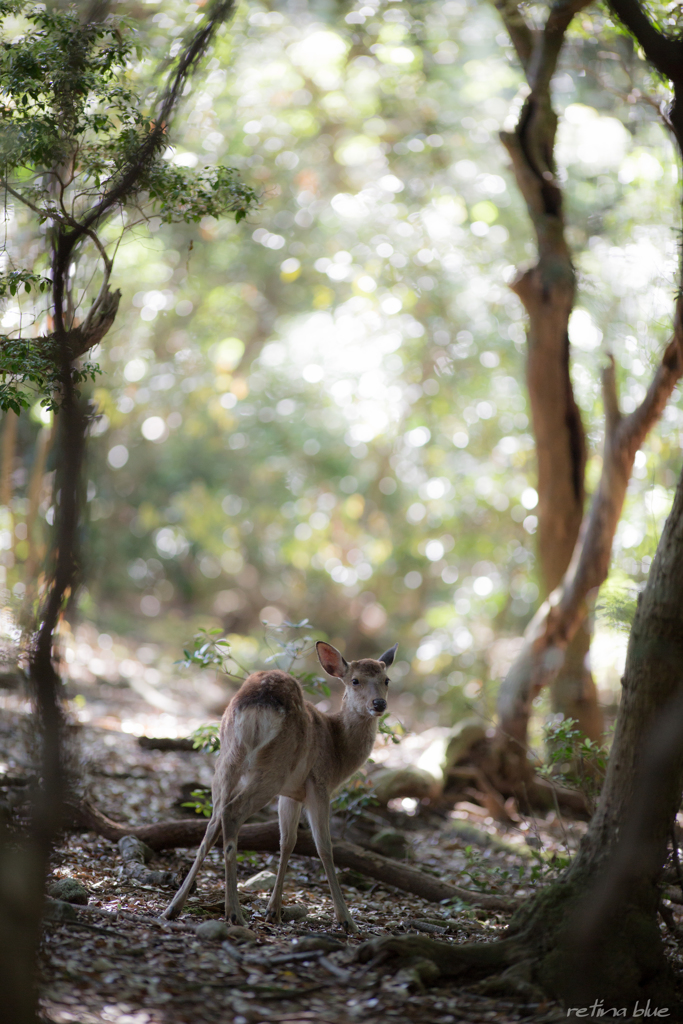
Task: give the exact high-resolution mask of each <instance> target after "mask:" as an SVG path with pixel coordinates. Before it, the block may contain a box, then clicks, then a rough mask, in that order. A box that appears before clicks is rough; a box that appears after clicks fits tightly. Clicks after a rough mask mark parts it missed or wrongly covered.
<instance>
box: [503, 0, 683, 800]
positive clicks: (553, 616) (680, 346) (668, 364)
mask: <svg viewBox="0 0 683 1024" xmlns="http://www.w3.org/2000/svg"><path fill="white" fill-rule="evenodd" d="M583 6H585V4H584V3H583V0H575V2H574V3H573V4H572V3H559V2H558V3H555V4H554V5H553V7H552V9H551V12H550V15H549V17H548V20H547V22H546V25H545V28H544V30H543V32H542V33H538V34H536V35H535V36H534V35H532V33H531V32H530V31H529V29H528V27H527V25H526V23H525V22H524V20H523V17H522V15H521V13H520V12H519V10H518V9H517V8H516V7H515V6H514V5H513V7H512V8H509V7H504V8H502V11H503V17H504V18H505V19H506V25H507V28H508V31H509V33H510V36H511V38H512V39H513V42H514V44H515V47H516V49H517V52H518V54H519V55H520V59H521V60H522V63H523V64H524V63H525V62H526V64H528V66H529V67H532V68H533V69H534V75H535V78H534V79H532V80H530V85H532V82H533V81H536V80H538V81H539V82H541V83H542V82H543V81H544V80H546V81H547V80H549V76H550V75H551V74H552V72H553V70H554V68H555V65H556V60H557V55H558V54H559V51H560V48H561V45H562V40H563V38H564V33H565V31H566V29H567V27H568V25H569V23H570V21H571V18H572V17H573V13H574V12H576V11H578V10H580V9H582V7H583ZM612 6H613V9H614V10H615V11H616V12H617V14H618V16H619V17H621V18H622V20H623V21H624V22H625V23H626V24H627V26H628V27H629V28H630V29H631V31H632V32H633V33H634V34H635V35H636V36H637V38H638V41H639V42H640V43H641V45H642V46H643V49H644V50H645V54H646V56H647V58H648V60H650V61H651V63H653V64H654V65H655V67H656V68H657V69H658V70H659V71H660V72H661V73H662V74H665V75H668V77H669V78H670V79H671V81H672V83H673V85H674V97H675V98H674V102H673V103H672V105H671V107H670V109H669V111H668V114H667V115H666V116H665V120H666V123H667V124H668V126H669V128H670V129H671V131H672V133H673V135H674V137H675V138H676V140H677V142H678V145H679V151H680V150H681V148H682V146H683V110H682V109H681V100H680V94H681V88H683V42H681V41H680V40H673V39H668V38H667V37H665V36H663V35H661V34H660V33H659V32H658V30H656V29H655V28H654V26H653V25H651V24H650V22H649V21H648V19H647V17H646V15H645V13H644V12H643V10H642V8H640V6H639V4H638V3H637V0H614V2H613V4H612ZM510 10H512V12H513V13H512V15H511V14H510ZM513 15H514V16H513ZM532 95H533V85H532ZM527 102H528V101H527ZM531 114H533V110H532V111H530V116H531ZM504 141H506V144H507V145H508V150H509V152H510V154H511V157H512V159H513V163H514V162H515V160H517V163H516V165H515V166H516V168H517V167H519V168H520V169H521V170H520V171H519V172H518V180H519V182H520V187H523V186H525V187H526V189H527V194H528V196H529V198H527V194H525V198H527V204H528V205H529V208H530V209H531V203H530V200H533V199H534V195H535V194H536V193H535V192H534V187H536V192H538V191H539V189H542V188H545V185H539V184H538V180H537V179H538V175H537V176H536V179H534V178H533V177H530V176H529V175H526V176H524V174H523V173H522V172H523V171H524V169H525V166H526V165H525V164H524V163H523V162H522V161H521V158H520V157H519V151H520V150H521V149H522V146H521V144H520V143H519V140H518V139H517V136H516V135H513V136H506V137H505V138H504ZM538 166H539V168H540V167H542V165H541V164H539V165H538ZM548 175H549V176H548ZM540 177H541V178H542V179H543V182H546V183H547V185H548V186H550V185H551V184H552V169H551V168H548V170H547V171H543V172H542V173H541V175H540ZM539 202H540V200H539V199H538V197H537V198H536V207H537V209H538V214H537V218H539V217H541V214H542V213H543V208H542V207H540V206H539ZM534 272H535V271H531V272H529V273H530V274H531V278H533V274H534ZM680 279H681V278H680V270H679V281H680ZM520 284H521V285H522V288H523V290H524V292H525V294H526V293H527V292H528V289H529V282H528V281H527V280H526V276H525V277H524V278H522V279H521V280H520V281H519V282H518V285H517V287H518V289H519V286H520ZM673 326H674V330H673V338H672V340H671V342H670V343H669V345H668V347H667V349H666V351H665V353H664V355H663V358H662V362H661V364H660V366H659V368H658V369H657V371H656V373H655V375H654V377H653V380H652V383H651V384H650V387H649V389H648V392H647V394H646V396H645V398H644V399H643V401H642V403H641V405H640V406H639V408H638V409H636V410H635V411H634V412H633V413H631V414H630V415H629V416H622V414H621V412H620V410H619V402H618V395H617V390H616V383H615V374H614V365H613V361H612V365H610V366H608V367H607V369H606V370H605V372H604V374H603V404H604V409H605V444H604V453H603V467H602V474H601V477H600V483H599V486H598V490H597V492H596V494H595V496H594V499H593V503H592V507H591V510H590V514H589V516H588V517H587V518H586V519H585V520H584V523H583V525H582V527H581V532H580V536H579V538H578V540H577V543H576V546H575V550H574V553H573V555H572V560H571V563H570V565H569V568H568V569H567V571H566V573H565V575H564V578H563V580H562V583H561V585H560V586H559V587H558V588H557V589H556V590H555V591H554V593H552V594H551V596H550V599H549V601H548V602H546V603H545V604H544V605H543V606H542V607H541V608H540V609H539V611H538V612H537V614H536V616H535V617H534V619H533V620H532V622H531V623H530V625H529V627H528V629H527V632H526V635H525V644H524V647H523V648H522V650H521V652H520V654H519V656H518V657H517V659H516V660H515V662H514V664H513V665H512V667H511V668H510V670H509V672H508V674H507V676H506V678H505V680H504V682H503V684H502V686H501V688H500V691H499V698H498V716H499V727H498V733H497V737H496V743H495V751H494V759H493V762H490V763H489V765H488V769H489V771H490V772H492V773H493V774H494V775H495V776H497V784H498V788H499V789H501V791H502V792H504V793H506V792H519V791H520V790H521V791H522V792H524V791H526V792H527V793H528V792H529V788H530V786H531V787H532V786H533V782H532V781H531V780H530V764H529V761H528V758H527V752H526V737H527V726H528V720H529V715H530V712H531V705H532V702H533V699H534V697H535V696H536V695H537V694H538V692H539V690H540V689H541V687H543V686H545V685H548V684H551V683H553V681H554V680H555V679H556V678H557V675H558V672H559V671H560V670H562V668H563V666H564V665H565V662H566V658H567V651H568V649H569V647H570V645H571V644H572V643H573V642H576V641H575V638H576V637H577V635H578V636H579V637H581V633H583V631H584V627H585V623H586V622H587V615H588V611H589V609H590V607H591V603H592V601H593V599H594V597H595V595H596V594H597V590H598V588H599V587H600V585H601V584H602V583H603V582H604V580H605V579H606V578H607V573H608V570H609V562H610V557H611V551H612V542H613V539H614V534H615V531H616V528H617V525H618V522H619V518H620V516H621V511H622V508H623V503H624V499H625V496H626V489H627V486H628V482H629V479H630V476H631V471H632V468H633V460H634V458H635V453H636V451H637V450H638V448H639V447H640V446H641V444H642V443H643V441H644V439H645V437H646V436H647V434H648V432H649V431H650V429H651V428H652V427H653V426H654V424H655V423H656V422H657V420H658V419H659V417H660V416H661V414H662V412H663V410H664V407H665V405H666V403H667V401H668V399H669V396H670V395H671V392H672V390H673V388H674V386H675V384H676V383H677V381H678V380H679V379H680V377H681V374H682V373H683V303H682V301H681V297H680V294H679V298H678V300H677V302H676V307H675V312H674V325H673ZM579 642H584V643H585V638H582V641H579ZM554 703H555V702H554ZM556 706H557V704H556Z"/></svg>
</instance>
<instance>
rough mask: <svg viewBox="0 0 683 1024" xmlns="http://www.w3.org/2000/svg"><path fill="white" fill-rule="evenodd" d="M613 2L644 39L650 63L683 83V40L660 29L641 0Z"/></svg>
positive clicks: (623, 19) (620, 15)
mask: <svg viewBox="0 0 683 1024" xmlns="http://www.w3.org/2000/svg"><path fill="white" fill-rule="evenodd" d="M609 6H610V7H611V8H612V10H613V11H614V13H615V14H616V16H617V18H619V20H620V21H621V22H623V24H624V25H625V26H626V28H627V29H628V30H629V32H631V33H632V34H633V35H634V36H635V38H636V40H637V42H638V43H640V45H641V46H642V48H643V52H644V54H645V56H646V57H647V59H648V60H649V62H650V64H652V65H653V67H655V68H656V69H657V71H659V72H661V74H663V75H666V77H667V78H670V79H671V81H672V82H673V83H674V84H675V85H678V86H680V85H681V84H683V40H681V39H671V38H670V37H669V36H666V35H664V33H663V32H660V31H659V29H658V28H657V27H656V26H655V25H653V23H652V22H651V21H650V19H649V18H648V16H647V14H646V13H645V10H644V9H643V7H642V6H641V4H640V3H638V0H609Z"/></svg>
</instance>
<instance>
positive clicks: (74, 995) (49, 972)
mask: <svg viewBox="0 0 683 1024" xmlns="http://www.w3.org/2000/svg"><path fill="white" fill-rule="evenodd" d="M83 643H84V644H85V641H84V642H83ZM86 646H90V647H91V650H93V642H92V638H91V643H90V644H89V645H87V644H86ZM101 653H102V652H98V651H97V650H94V653H93V654H92V656H91V658H90V661H91V663H92V662H93V661H97V659H98V654H101ZM142 653H143V656H144V657H148V655H147V654H146V653H145V652H144V651H143V652H142ZM101 660H102V659H100V661H101ZM128 660H129V661H131V659H130V658H129V659H128ZM72 664H73V665H74V667H75V668H76V672H75V673H74V676H72V680H71V682H70V683H69V696H70V698H71V708H72V713H73V727H72V729H71V732H72V746H73V757H74V767H77V768H78V773H79V774H80V776H81V778H82V785H83V794H84V795H87V797H88V798H89V799H90V800H91V801H92V802H93V803H95V804H96V806H97V807H98V808H99V809H100V810H102V811H103V812H104V813H105V814H107V815H108V816H109V817H111V818H113V819H115V820H117V821H120V822H129V823H136V824H138V823H139V824H142V823H151V822H156V821H163V820H168V819H170V818H174V817H175V818H177V817H187V814H188V812H187V811H183V809H182V808H180V807H179V806H178V804H179V801H180V800H181V799H182V798H181V797H180V795H179V794H180V790H181V787H182V786H183V785H184V784H189V783H195V784H201V785H208V784H209V783H210V780H211V775H212V758H213V755H210V754H202V753H196V752H160V751H155V750H144V749H142V748H141V747H140V746H139V744H138V742H137V736H136V733H137V734H138V735H139V734H141V733H146V734H148V735H169V734H171V735H172V734H173V733H174V732H175V733H176V734H177V735H184V734H187V732H188V731H189V729H190V728H192V727H193V726H194V725H196V724H198V723H199V722H202V721H207V719H209V718H210V717H211V715H210V712H209V710H208V709H207V708H206V706H205V705H204V706H202V702H201V700H200V699H199V698H198V691H197V685H196V681H186V682H185V683H183V682H182V680H181V681H180V682H178V681H176V685H175V691H174V692H172V696H171V697H168V696H163V693H167V692H168V691H167V690H166V689H164V690H163V691H162V688H161V686H160V683H161V682H162V676H161V675H160V674H158V677H157V676H154V674H153V673H150V674H149V675H148V677H147V678H148V681H147V682H146V684H145V686H146V687H148V688H149V691H150V692H146V691H145V687H131V686H130V685H129V684H128V681H129V678H130V677H129V676H128V677H126V676H121V675H119V676H115V675H114V674H113V670H111V671H110V672H109V673H108V678H105V677H104V676H103V675H101V674H97V675H95V674H94V673H93V672H92V671H90V670H88V669H86V668H85V667H84V666H82V665H81V666H80V668H79V666H78V665H77V664H75V663H74V662H73V661H72ZM140 664H141V665H142V664H143V662H140ZM94 667H95V668H100V669H101V667H102V666H101V665H99V664H96V665H94ZM128 671H129V672H130V666H128ZM149 680H151V682H149ZM155 686H158V692H159V696H160V698H161V699H160V701H157V703H156V706H155V705H154V704H153V703H151V702H150V698H151V699H152V700H154V692H156V691H155ZM141 690H142V691H143V692H140V691H141ZM207 694H208V696H207ZM204 697H205V700H207V701H211V702H213V704H214V705H215V704H216V693H215V687H214V688H213V689H212V688H211V687H209V688H207V692H206V693H205V694H204ZM164 701H166V704H165V705H164ZM159 704H161V705H162V706H159ZM213 711H214V714H215V711H216V708H215V706H214V707H213ZM28 712H29V708H28V705H27V703H26V701H25V699H24V697H23V696H22V695H21V693H20V692H18V691H2V690H0V800H2V801H3V802H5V803H6V804H7V805H9V806H10V807H12V809H13V811H14V812H15V813H19V814H20V812H21V800H22V780H24V779H26V778H28V777H29V776H30V773H31V745H32V736H31V726H30V720H29V717H28ZM423 747H424V744H423ZM419 751H420V741H419V737H413V738H412V740H411V742H408V741H404V743H403V744H401V745H400V746H399V748H394V749H393V750H391V752H390V754H389V757H390V758H391V759H392V762H393V763H400V762H401V758H403V760H404V762H405V761H408V762H409V761H412V760H414V759H415V758H416V757H417V755H418V754H419ZM377 756H378V758H379V759H381V758H383V757H387V751H386V750H383V749H382V747H381V746H380V747H379V748H378V750H377ZM76 762H77V764H76ZM3 780H4V781H3ZM23 788H24V789H25V787H23ZM408 809H409V810H411V811H412V813H406V809H405V808H403V807H399V808H397V809H395V810H393V811H381V810H379V809H376V808H372V809H369V811H368V812H367V814H366V820H365V821H361V820H357V821H355V822H354V821H352V822H349V821H344V819H343V818H337V819H336V820H335V827H336V830H337V834H338V836H342V834H343V833H346V835H347V837H348V838H352V839H353V840H354V841H356V842H357V841H359V836H360V837H361V840H360V841H362V832H363V828H365V830H366V832H367V831H368V829H369V830H370V831H372V830H373V829H376V828H378V827H380V826H383V827H387V826H391V827H393V828H394V829H396V830H397V831H399V832H402V833H404V834H405V836H406V838H407V840H408V843H407V854H408V857H409V859H410V861H411V862H412V863H413V864H414V865H415V866H419V867H420V868H422V870H424V871H427V872H432V873H434V874H436V875H438V876H439V877H441V878H443V879H444V880H447V881H450V882H452V883H455V884H458V885H461V886H463V887H465V888H468V889H471V890H473V891H476V890H477V889H480V890H481V891H486V892H495V893H497V894H500V895H504V896H508V897H510V898H512V899H515V898H516V899H521V898H523V897H524V896H525V895H529V894H530V893H531V892H532V891H534V889H535V888H536V887H537V886H538V885H540V884H542V883H543V878H544V876H548V875H549V873H551V872H552V871H553V870H554V867H553V863H552V857H553V854H558V855H561V854H563V853H565V852H566V850H567V847H568V848H569V849H570V850H571V849H572V848H575V847H576V845H577V843H578V841H579V839H580V835H581V832H582V830H583V829H584V828H585V826H584V825H583V824H582V823H577V822H570V821H560V820H558V819H557V817H556V816H555V815H554V814H551V815H548V816H547V817H546V818H543V819H528V818H527V819H519V820H518V821H517V822H515V823H514V824H513V825H511V826H509V827H507V828H504V829H501V827H500V826H494V823H493V821H492V819H491V818H489V817H487V816H486V812H485V810H484V809H483V808H479V807H476V806H475V805H473V804H468V803H467V802H465V803H461V804H459V805H457V806H456V807H455V808H454V809H453V811H451V812H449V813H440V814H435V813H433V812H430V810H429V808H424V807H417V808H410V806H409V805H408ZM193 852H194V851H191V850H181V851H170V852H167V853H165V854H159V855H157V856H156V857H155V858H154V860H153V861H152V863H151V864H150V865H149V866H150V868H152V869H157V870H168V871H173V872H177V871H180V870H183V869H187V868H188V867H189V865H190V864H191V862H192V859H193ZM276 863H277V858H276V857H275V856H274V855H270V854H243V855H241V860H240V865H239V872H240V879H241V881H242V882H245V881H247V880H248V879H249V878H251V877H253V876H254V875H255V874H256V873H257V872H260V871H262V870H264V869H273V868H274V866H275V865H276ZM122 865H123V861H122V858H121V854H120V851H119V849H118V847H117V846H116V844H114V843H111V842H109V841H107V840H106V839H103V838H102V837H100V836H98V835H96V834H94V833H87V832H68V833H66V834H65V835H64V837H63V840H62V842H61V843H60V845H59V847H58V848H57V849H56V851H55V854H54V857H53V862H52V873H51V878H50V882H52V881H55V880H57V879H61V878H72V879H76V880H78V881H80V882H81V883H82V884H83V885H84V886H85V888H86V889H87V893H88V905H87V906H75V907H74V911H75V918H74V920H71V921H68V922H57V921H50V920H47V921H46V922H45V927H44V934H43V941H42V945H41V951H40V978H41V980H40V987H41V1009H42V1014H43V1019H44V1020H45V1021H46V1022H48V1021H51V1022H53V1024H70V1022H78V1024H104V1022H108V1024H181V1022H182V1024H204V1022H206V1024H214V1022H221V1024H223V1022H230V1024H252V1022H253V1024H260V1022H262V1024H265V1022H273V1024H274V1022H288V1024H297V1022H299V1024H304V1022H309V1021H315V1022H316V1024H342V1022H356V1021H358V1022H361V1021H362V1022H363V1024H380V1022H381V1021H386V1020H396V1021H421V1022H429V1024H452V1022H456V1021H467V1022H471V1024H477V1022H484V1021H487V1022H489V1021H491V1022H493V1021H495V1022H506V1024H507V1022H512V1021H522V1020H528V1021H559V1020H565V1019H566V1011H564V1010H562V1009H561V1008H560V1007H559V1006H557V1005H554V1004H552V1003H549V1002H525V1001H524V1000H522V999H515V998H508V997H504V998H497V997H495V996H494V995H493V994H491V993H490V990H489V991H487V982H486V981H481V980H478V979H476V978H475V977H472V978H470V979H468V980H467V983H464V984H456V983H453V982H443V981H438V980H437V981H436V982H435V983H433V984H431V983H429V982H428V980H427V979H425V978H424V976H423V977H422V978H421V977H420V971H419V970H416V969H414V968H412V969H411V968H408V969H406V968H403V969H401V970H399V968H398V967H396V966H393V967H392V966H391V965H390V964H385V963H381V962H373V961H372V960H371V961H370V962H369V963H362V962H360V961H359V959H358V958H357V951H358V948H359V947H360V946H361V945H362V944H363V943H366V942H368V941H369V940H371V939H373V938H375V937H377V936H383V935H387V934H393V935H407V934H410V933H415V934H428V935H431V936H434V937H438V938H440V939H442V940H443V941H444V942H452V943H463V942H467V941H472V940H477V941H495V940H496V938H497V937H498V936H499V935H500V934H501V932H502V931H503V929H504V928H505V925H506V922H507V920H508V919H509V915H506V914H504V913H500V912H496V913H491V912H490V911H483V910H481V909H472V908H471V907H468V906H467V905H466V904H464V903H462V902H460V901H451V902H450V903H448V904H434V903H428V902H426V901H424V900H422V899H419V898H417V897H415V896H412V895H409V894H407V893H404V892H400V891H398V890H396V889H390V888H388V887H385V886H383V885H382V884H381V883H375V882H372V881H371V880H367V879H363V878H362V877H361V876H356V875H353V874H350V873H348V872H341V881H342V887H343V891H344V895H345V897H346V900H347V902H348V904H349V907H350V909H351V913H352V915H353V917H354V919H355V920H356V922H357V924H358V926H359V934H358V935H357V936H353V937H349V938H347V937H346V936H345V934H344V933H342V932H341V931H340V930H339V928H338V927H337V926H336V925H335V922H334V916H333V912H332V904H331V900H330V897H329V890H328V886H327V882H326V880H325V876H324V873H323V870H322V867H321V865H320V863H319V862H318V861H317V860H314V859H312V858H306V857H293V858H292V860H291V862H290V867H289V871H288V880H287V884H286V888H285V901H286V904H287V905H289V906H292V905H295V906H296V908H297V910H296V911H295V913H298V914H301V915H302V914H304V913H305V914H306V916H305V917H300V918H299V919H298V920H296V921H293V922H292V923H290V924H283V925H280V926H274V925H269V924H266V922H265V907H266V903H267V898H268V893H267V891H258V890H256V891H247V890H245V891H244V892H243V894H242V899H243V901H244V906H245V911H246V914H247V915H248V919H249V921H248V923H249V930H250V931H251V932H252V933H253V934H252V935H247V936H246V939H247V941H242V937H240V936H237V937H235V936H232V937H229V938H227V939H226V938H225V937H223V939H222V940H211V939H207V938H204V937H201V936H200V935H198V934H197V933H196V928H197V926H198V925H200V924H201V923H202V922H205V921H209V920H219V919H221V917H222V912H223V907H222V899H223V868H222V860H221V854H220V851H218V850H214V851H213V852H212V853H211V854H210V856H209V858H208V859H207V861H206V862H205V865H204V867H203V869H202V871H201V872H200V875H199V878H198V888H197V890H196V892H195V893H194V895H192V896H191V897H190V899H189V901H188V904H187V906H186V908H185V911H184V912H183V914H182V915H181V917H180V919H179V921H177V922H173V923H169V922H166V921H161V920H159V916H158V915H159V914H160V912H161V911H162V910H163V909H164V907H165V906H166V905H167V904H168V902H169V901H170V898H171V896H172V892H173V889H172V888H170V887H163V886H160V885H148V884H141V883H140V882H138V881H136V880H135V879H133V878H130V877H128V876H126V875H125V873H124V872H123V871H122ZM247 888H248V887H247ZM666 941H667V942H669V944H670V951H671V955H672V957H676V958H678V949H677V947H676V945H675V943H674V940H673V939H672V938H671V937H670V936H669V935H668V933H667V936H666Z"/></svg>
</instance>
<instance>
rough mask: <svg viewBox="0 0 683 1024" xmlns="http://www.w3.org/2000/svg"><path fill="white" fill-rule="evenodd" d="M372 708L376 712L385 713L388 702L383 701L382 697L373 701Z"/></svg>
mask: <svg viewBox="0 0 683 1024" xmlns="http://www.w3.org/2000/svg"><path fill="white" fill-rule="evenodd" d="M372 706H373V708H374V709H375V711H385V710H386V706H387V702H386V701H385V700H382V698H381V697H376V698H375V700H373V702H372Z"/></svg>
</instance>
